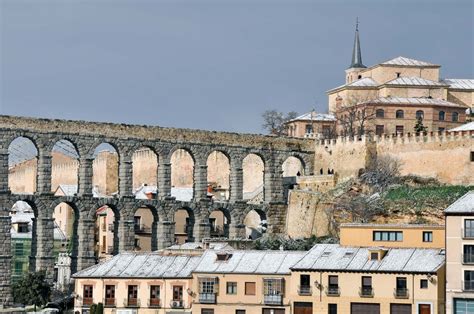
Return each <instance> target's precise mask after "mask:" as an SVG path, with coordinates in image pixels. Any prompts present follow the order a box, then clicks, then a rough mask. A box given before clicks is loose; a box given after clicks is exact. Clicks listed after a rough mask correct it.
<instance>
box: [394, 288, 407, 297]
mask: <svg viewBox="0 0 474 314" xmlns="http://www.w3.org/2000/svg"><path fill="white" fill-rule="evenodd" d="M393 296H394V297H395V299H408V297H409V293H408V289H407V288H395V289H394V291H393Z"/></svg>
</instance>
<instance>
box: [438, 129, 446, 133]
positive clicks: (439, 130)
mask: <svg viewBox="0 0 474 314" xmlns="http://www.w3.org/2000/svg"><path fill="white" fill-rule="evenodd" d="M444 130H446V129H445V128H438V132H439V133H441V132H444Z"/></svg>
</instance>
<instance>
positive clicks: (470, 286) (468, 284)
mask: <svg viewBox="0 0 474 314" xmlns="http://www.w3.org/2000/svg"><path fill="white" fill-rule="evenodd" d="M462 288H463V291H474V280H463V282H462Z"/></svg>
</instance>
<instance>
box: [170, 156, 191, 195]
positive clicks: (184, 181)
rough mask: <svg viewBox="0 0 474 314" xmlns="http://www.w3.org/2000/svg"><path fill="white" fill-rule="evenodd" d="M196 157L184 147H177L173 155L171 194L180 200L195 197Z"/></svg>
mask: <svg viewBox="0 0 474 314" xmlns="http://www.w3.org/2000/svg"><path fill="white" fill-rule="evenodd" d="M193 185H194V159H193V157H192V156H191V154H190V153H189V152H188V151H186V150H184V149H177V150H176V151H174V152H173V155H171V196H174V197H175V198H176V199H177V200H179V201H190V200H191V199H192V198H193V194H194V193H193Z"/></svg>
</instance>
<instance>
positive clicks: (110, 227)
mask: <svg viewBox="0 0 474 314" xmlns="http://www.w3.org/2000/svg"><path fill="white" fill-rule="evenodd" d="M114 230H115V227H114V223H110V224H109V231H110V232H114Z"/></svg>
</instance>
